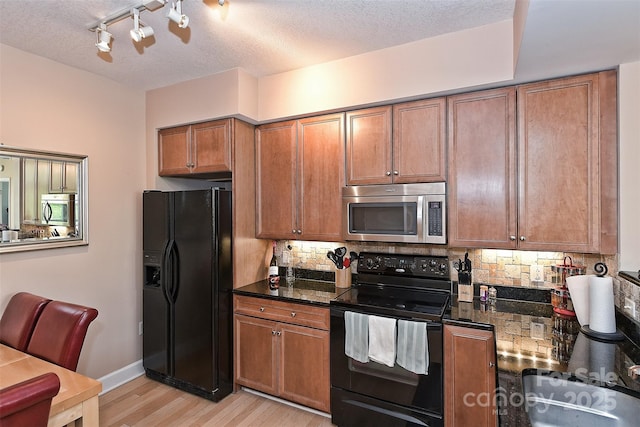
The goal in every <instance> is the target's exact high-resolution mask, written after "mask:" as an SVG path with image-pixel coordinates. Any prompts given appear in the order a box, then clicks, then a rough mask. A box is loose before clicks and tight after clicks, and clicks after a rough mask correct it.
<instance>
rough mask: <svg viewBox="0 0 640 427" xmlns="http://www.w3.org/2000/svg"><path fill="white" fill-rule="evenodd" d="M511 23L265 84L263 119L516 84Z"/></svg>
mask: <svg viewBox="0 0 640 427" xmlns="http://www.w3.org/2000/svg"><path fill="white" fill-rule="evenodd" d="M513 37H514V29H513V22H512V21H511V20H506V21H502V22H499V23H496V24H491V25H486V26H483V27H478V28H474V29H471V30H466V31H459V32H456V33H450V34H445V35H442V36H439V37H434V38H430V39H424V40H418V41H416V42H412V43H407V44H404V45H400V46H394V47H390V48H387V49H381V50H377V51H374V52H368V53H364V54H362V55H356V56H352V57H349V58H345V59H340V60H336V61H331V62H327V63H324V64H319V65H316V66H312V67H306V68H302V69H299V70H294V71H290V72H286V73H280V74H275V75H272V76H266V77H263V78H261V79H259V91H260V92H259V118H258V119H259V120H260V121H261V122H265V121H273V120H275V119H281V118H284V117H290V116H297V115H304V114H312V113H317V112H321V111H332V110H337V109H345V108H350V107H355V106H361V105H372V104H380V103H382V102H389V101H391V100H398V99H410V98H416V97H419V96H426V95H428V94H433V93H437V92H443V91H451V90H456V89H460V88H467V87H473V86H480V85H484V84H492V83H496V82H503V81H508V80H511V79H513V76H514V64H513V62H514V59H513V58H514V56H513V55H514V45H513Z"/></svg>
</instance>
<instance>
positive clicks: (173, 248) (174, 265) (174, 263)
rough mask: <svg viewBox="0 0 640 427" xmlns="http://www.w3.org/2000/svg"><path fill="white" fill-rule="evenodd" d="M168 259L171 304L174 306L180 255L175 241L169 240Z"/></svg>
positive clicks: (176, 294) (178, 283)
mask: <svg viewBox="0 0 640 427" xmlns="http://www.w3.org/2000/svg"><path fill="white" fill-rule="evenodd" d="M169 253H170V255H169V259H170V260H171V261H170V262H171V263H170V264H169V265H170V266H171V303H172V304H175V302H176V300H177V299H178V290H179V289H180V254H179V253H178V246H177V245H176V241H175V240H173V239H171V242H170V243H169Z"/></svg>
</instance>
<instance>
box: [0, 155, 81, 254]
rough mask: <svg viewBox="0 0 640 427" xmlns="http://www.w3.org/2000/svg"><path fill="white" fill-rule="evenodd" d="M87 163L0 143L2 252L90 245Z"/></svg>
mask: <svg viewBox="0 0 640 427" xmlns="http://www.w3.org/2000/svg"><path fill="white" fill-rule="evenodd" d="M87 163H88V159H87V156H83V155H77V154H63V153H54V152H46V151H38V150H29V149H23V148H17V147H7V146H4V145H0V230H1V233H2V234H1V238H0V253H4V252H17V251H27V250H35V249H49V248H57V247H68V246H78V245H87V244H88V243H89V240H88V235H87V224H88V210H87V206H88V203H87V176H88V172H87Z"/></svg>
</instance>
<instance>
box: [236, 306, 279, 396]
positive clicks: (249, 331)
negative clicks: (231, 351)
mask: <svg viewBox="0 0 640 427" xmlns="http://www.w3.org/2000/svg"><path fill="white" fill-rule="evenodd" d="M234 318H235V339H234V345H235V370H236V383H238V384H240V385H244V386H247V387H251V388H253V389H256V390H260V391H263V392H265V393H269V394H273V395H276V394H277V393H278V382H277V381H278V375H277V369H278V362H277V361H278V346H277V344H278V340H277V338H276V333H277V330H276V327H277V324H276V323H275V322H272V321H269V320H264V319H258V318H255V317H248V316H242V315H238V314H236V315H235V316H234Z"/></svg>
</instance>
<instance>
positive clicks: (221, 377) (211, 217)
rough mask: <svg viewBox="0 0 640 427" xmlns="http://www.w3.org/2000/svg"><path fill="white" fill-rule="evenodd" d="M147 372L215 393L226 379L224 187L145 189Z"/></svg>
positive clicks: (227, 226) (228, 384) (229, 360)
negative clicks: (191, 189) (181, 189)
mask: <svg viewBox="0 0 640 427" xmlns="http://www.w3.org/2000/svg"><path fill="white" fill-rule="evenodd" d="M142 201H143V203H142V205H143V209H142V210H143V253H144V260H143V263H144V265H143V275H144V278H143V289H142V305H143V307H142V314H143V318H142V320H143V331H144V332H143V340H142V342H143V344H142V353H143V366H144V369H145V373H146V375H147V376H148V377H149V378H151V379H154V380H157V381H161V382H163V383H165V384H169V385H171V386H173V387H176V388H179V389H182V390H184V391H187V392H189V393H193V394H196V395H198V396H202V397H205V398H207V399H210V400H213V401H219V400H220V399H222V398H223V397H225V396H226V395H228V394H229V393H230V392H231V390H232V386H233V348H232V340H233V335H232V295H231V293H232V289H233V273H232V271H233V270H232V269H233V267H232V253H231V237H232V229H231V192H230V191H228V190H221V189H209V190H193V191H167V192H163V191H145V192H144V193H143V195H142Z"/></svg>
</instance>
